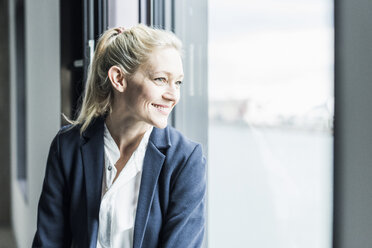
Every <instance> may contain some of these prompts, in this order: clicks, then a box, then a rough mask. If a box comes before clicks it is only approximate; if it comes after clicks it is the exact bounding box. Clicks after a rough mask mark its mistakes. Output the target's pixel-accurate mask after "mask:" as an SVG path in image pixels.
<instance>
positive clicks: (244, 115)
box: [208, 0, 334, 248]
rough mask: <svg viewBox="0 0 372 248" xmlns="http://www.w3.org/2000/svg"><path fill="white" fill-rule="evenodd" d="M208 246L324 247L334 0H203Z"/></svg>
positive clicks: (328, 216)
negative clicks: (205, 9) (205, 19)
mask: <svg viewBox="0 0 372 248" xmlns="http://www.w3.org/2000/svg"><path fill="white" fill-rule="evenodd" d="M208 5H209V58H208V63H209V68H208V75H209V83H208V84H209V91H208V93H209V134H208V135H209V141H208V145H209V150H208V154H209V171H208V173H209V175H208V180H209V196H208V201H209V202H208V206H209V207H208V213H209V223H208V235H209V236H208V244H209V247H213V248H219V247H260V248H265V247H267V248H273V247H275V248H291V247H301V248H314V247H317V248H322V247H324V248H325V247H327V248H330V247H331V237H332V225H331V224H332V165H333V112H334V110H333V102H334V95H333V2H332V1H331V0H282V1H276V0H249V1H247V0H230V1H223V0H210V1H209V3H208Z"/></svg>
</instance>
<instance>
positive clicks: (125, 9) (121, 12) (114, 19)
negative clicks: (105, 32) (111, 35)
mask: <svg viewBox="0 0 372 248" xmlns="http://www.w3.org/2000/svg"><path fill="white" fill-rule="evenodd" d="M138 3H139V1H132V0H110V1H107V5H108V13H107V16H108V27H109V28H113V27H124V28H129V27H132V26H134V25H136V24H137V23H138V19H139V18H138V13H139V12H138Z"/></svg>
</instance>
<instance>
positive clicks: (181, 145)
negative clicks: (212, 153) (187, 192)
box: [165, 126, 205, 170]
mask: <svg viewBox="0 0 372 248" xmlns="http://www.w3.org/2000/svg"><path fill="white" fill-rule="evenodd" d="M165 132H166V133H167V135H168V138H169V143H170V146H169V148H168V149H167V151H166V157H167V163H168V165H169V166H170V167H171V168H173V169H174V170H178V169H180V170H182V168H183V167H184V166H186V165H189V166H191V167H195V166H196V167H198V168H202V167H204V165H205V157H204V155H203V150H202V146H201V144H199V143H198V142H195V141H193V140H191V139H189V138H187V137H185V136H184V135H183V134H182V133H181V132H180V131H178V130H177V129H175V128H173V127H169V126H168V127H166V129H165Z"/></svg>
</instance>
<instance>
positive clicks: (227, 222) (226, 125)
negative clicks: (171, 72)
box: [0, 0, 372, 248]
mask: <svg viewBox="0 0 372 248" xmlns="http://www.w3.org/2000/svg"><path fill="white" fill-rule="evenodd" d="M371 13H372V2H371V1H370V0H339V1H333V0H281V1H277V0H230V1H222V0H209V1H208V0H198V1H196V0H188V1H187V0H138V1H136V0H80V1H76V0H64V1H62V0H61V1H59V0H48V1H45V0H32V1H27V0H0V31H1V34H2V35H1V36H0V120H1V121H0V137H1V138H0V159H1V162H2V164H1V165H0V187H1V189H2V194H1V197H0V248H1V247H8V248H10V247H20V248H23V247H30V246H31V243H32V239H33V235H34V233H35V230H36V217H37V216H36V214H37V204H38V200H39V197H40V192H41V186H42V181H43V178H44V172H45V166H46V164H45V163H46V158H47V154H48V150H49V145H50V143H51V140H52V138H53V137H54V135H55V134H56V133H57V131H58V130H59V128H60V127H61V126H62V125H64V124H66V122H65V121H64V119H63V118H62V113H63V114H65V115H66V116H68V117H69V118H75V117H76V114H77V112H78V109H79V106H80V104H81V94H82V92H83V91H84V88H85V81H86V76H87V68H88V65H89V63H90V61H91V59H92V56H93V51H94V47H95V43H96V41H97V39H98V37H99V35H100V34H101V33H102V32H104V30H106V29H107V28H109V27H116V26H124V27H130V26H133V25H135V24H137V23H145V24H147V25H152V26H154V27H158V28H164V29H167V30H171V31H173V32H175V33H176V34H177V35H178V36H179V37H180V38H181V40H182V41H183V45H184V51H185V55H184V57H183V63H184V71H185V80H184V84H183V85H182V89H181V94H182V96H181V101H180V103H179V104H178V105H177V107H176V109H175V111H174V113H173V114H172V116H171V117H170V125H173V126H175V127H176V128H177V129H179V130H180V131H181V132H183V133H184V134H185V135H186V136H188V137H190V138H191V139H193V140H195V141H198V142H200V143H202V145H203V148H204V153H205V155H206V157H207V161H208V198H207V226H206V234H205V242H204V245H203V246H204V247H209V248H226V247H229V248H230V247H238V248H240V247H257V248H331V247H337V248H338V247H340V248H351V247H352V248H359V247H360V248H364V247H365V248H370V247H372V235H370V226H372V214H371V213H370V209H371V207H372V193H371V192H372V191H371V190H369V189H370V188H372V180H371V179H370V178H371V177H372V152H371V151H372V150H371V147H372V132H371V127H372V117H371V111H370V109H371V107H372V82H371V78H372V70H371V66H372V49H371V45H370V44H372V29H371V28H370V26H371V24H372V23H371V20H370V14H371Z"/></svg>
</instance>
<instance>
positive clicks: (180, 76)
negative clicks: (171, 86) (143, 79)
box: [153, 71, 184, 78]
mask: <svg viewBox="0 0 372 248" xmlns="http://www.w3.org/2000/svg"><path fill="white" fill-rule="evenodd" d="M156 73H165V74H167V75H173V74H172V73H171V72H169V71H154V72H153V74H156ZM183 77H184V75H183V74H180V75H178V76H177V77H176V78H183Z"/></svg>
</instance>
